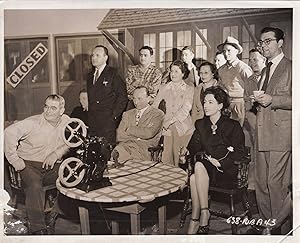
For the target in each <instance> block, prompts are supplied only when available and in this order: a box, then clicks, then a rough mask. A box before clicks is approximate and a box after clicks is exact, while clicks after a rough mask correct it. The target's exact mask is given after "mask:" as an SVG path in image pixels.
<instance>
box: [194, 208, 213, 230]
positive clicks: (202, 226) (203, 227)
mask: <svg viewBox="0 0 300 243" xmlns="http://www.w3.org/2000/svg"><path fill="white" fill-rule="evenodd" d="M204 210H207V211H208V212H209V208H201V211H204ZM209 218H210V213H209V217H208V223H207V225H200V226H199V229H198V231H197V234H198V235H207V234H208V231H209Z"/></svg>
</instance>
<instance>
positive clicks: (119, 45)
mask: <svg viewBox="0 0 300 243" xmlns="http://www.w3.org/2000/svg"><path fill="white" fill-rule="evenodd" d="M101 31H102V32H103V34H104V36H105V37H106V38H107V39H109V40H111V41H113V42H114V43H115V44H116V45H117V47H118V48H119V49H120V50H122V51H123V52H124V53H125V54H127V56H128V57H129V58H130V60H131V62H132V63H133V64H135V60H134V56H133V55H132V54H131V52H130V51H129V50H128V48H127V47H126V46H124V45H123V44H122V42H121V41H119V40H118V39H116V38H115V37H114V36H113V35H112V34H111V33H109V32H108V31H107V30H101Z"/></svg>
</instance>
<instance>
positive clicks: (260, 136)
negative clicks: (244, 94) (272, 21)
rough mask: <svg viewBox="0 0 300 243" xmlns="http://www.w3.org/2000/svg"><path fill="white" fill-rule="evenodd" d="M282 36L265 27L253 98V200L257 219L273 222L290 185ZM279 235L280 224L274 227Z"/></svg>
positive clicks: (287, 72)
mask: <svg viewBox="0 0 300 243" xmlns="http://www.w3.org/2000/svg"><path fill="white" fill-rule="evenodd" d="M283 42H284V33H283V31H282V30H281V29H278V28H273V27H265V28H264V29H263V30H262V31H261V35H260V40H259V42H258V46H259V48H260V50H261V52H262V54H263V56H265V57H266V58H267V66H266V68H265V69H264V70H263V73H262V77H261V80H260V82H259V83H258V87H259V89H260V90H264V91H265V93H264V94H262V95H260V96H258V97H256V98H255V101H256V102H258V104H259V107H258V112H257V115H256V120H257V125H256V136H257V137H256V150H257V153H256V154H257V157H256V162H255V176H256V186H255V189H256V198H257V204H258V209H259V214H260V218H262V219H277V217H278V216H279V213H280V211H281V209H282V208H283V206H284V205H283V203H284V199H285V198H286V196H287V194H288V192H289V190H288V186H289V184H290V183H291V160H292V62H291V60H289V59H287V58H286V57H285V56H284V54H283V52H282V45H283ZM276 227H277V228H278V229H279V231H277V232H278V233H280V225H276Z"/></svg>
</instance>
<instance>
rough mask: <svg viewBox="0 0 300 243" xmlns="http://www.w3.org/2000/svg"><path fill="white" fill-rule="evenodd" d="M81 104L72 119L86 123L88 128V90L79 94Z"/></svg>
mask: <svg viewBox="0 0 300 243" xmlns="http://www.w3.org/2000/svg"><path fill="white" fill-rule="evenodd" d="M79 102H80V106H76V107H75V108H74V109H73V111H72V113H71V115H70V117H73V118H78V119H80V120H81V121H83V122H84V124H85V125H86V126H88V108H89V106H88V94H87V91H86V89H82V90H80V92H79Z"/></svg>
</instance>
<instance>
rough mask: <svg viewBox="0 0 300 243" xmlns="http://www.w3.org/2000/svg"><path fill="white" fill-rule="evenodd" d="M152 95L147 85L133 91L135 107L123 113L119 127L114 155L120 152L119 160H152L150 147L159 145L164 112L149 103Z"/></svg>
mask: <svg viewBox="0 0 300 243" xmlns="http://www.w3.org/2000/svg"><path fill="white" fill-rule="evenodd" d="M150 99H151V96H150V95H149V92H148V90H147V88H146V87H144V86H140V87H137V88H136V89H135V90H134V92H133V102H134V105H135V107H136V108H135V109H131V110H129V111H126V112H125V113H124V114H123V117H122V120H121V123H120V125H119V127H118V129H117V142H118V145H117V146H116V147H115V148H114V150H113V152H112V155H113V157H114V154H116V152H118V155H119V157H118V161H119V162H121V163H122V162H123V163H124V162H125V161H127V160H129V159H140V160H150V159H151V157H150V153H149V152H148V148H149V147H152V146H157V144H158V141H159V139H160V136H161V129H162V124H163V119H164V113H163V112H162V111H161V110H159V109H157V108H154V107H152V106H150V105H149V101H150Z"/></svg>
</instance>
